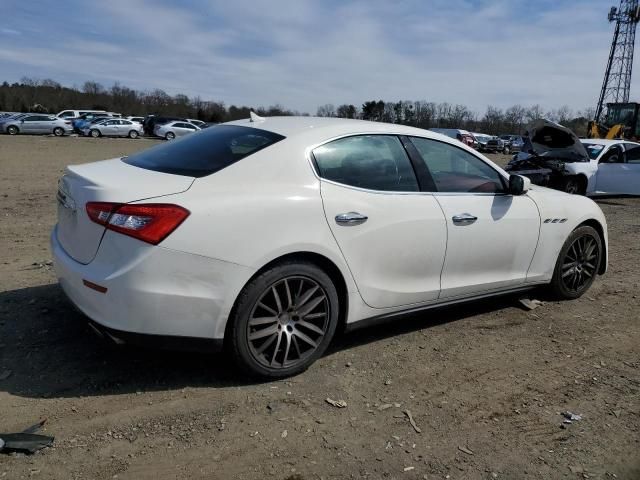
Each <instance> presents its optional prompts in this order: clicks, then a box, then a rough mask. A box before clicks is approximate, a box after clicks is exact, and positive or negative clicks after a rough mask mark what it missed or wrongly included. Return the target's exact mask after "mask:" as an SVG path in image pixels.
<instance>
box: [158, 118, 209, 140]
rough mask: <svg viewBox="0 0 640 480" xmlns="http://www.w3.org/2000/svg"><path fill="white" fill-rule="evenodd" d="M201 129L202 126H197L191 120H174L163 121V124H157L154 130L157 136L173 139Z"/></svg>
mask: <svg viewBox="0 0 640 480" xmlns="http://www.w3.org/2000/svg"><path fill="white" fill-rule="evenodd" d="M199 130H200V127H196V126H195V125H193V124H191V123H189V122H182V121H172V122H167V123H163V124H162V125H156V127H155V128H154V130H153V134H154V135H155V136H156V137H162V138H164V139H166V140H173V139H174V138H176V137H182V136H184V135H188V134H190V133H194V132H197V131H199Z"/></svg>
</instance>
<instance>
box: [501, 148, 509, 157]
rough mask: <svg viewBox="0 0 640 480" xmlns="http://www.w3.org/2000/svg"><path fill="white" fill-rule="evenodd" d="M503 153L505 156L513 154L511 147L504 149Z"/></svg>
mask: <svg viewBox="0 0 640 480" xmlns="http://www.w3.org/2000/svg"><path fill="white" fill-rule="evenodd" d="M502 153H504V154H505V155H509V154H510V153H511V149H510V148H509V147H504V150H503V151H502Z"/></svg>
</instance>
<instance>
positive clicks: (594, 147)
mask: <svg viewBox="0 0 640 480" xmlns="http://www.w3.org/2000/svg"><path fill="white" fill-rule="evenodd" d="M583 145H584V148H586V149H587V153H588V154H589V158H590V159H591V160H595V159H596V158H598V155H600V154H601V153H602V151H603V150H604V145H598V144H596V143H583Z"/></svg>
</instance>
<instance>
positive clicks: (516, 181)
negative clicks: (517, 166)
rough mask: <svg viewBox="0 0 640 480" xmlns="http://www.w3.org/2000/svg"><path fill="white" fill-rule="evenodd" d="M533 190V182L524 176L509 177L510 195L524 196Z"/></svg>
mask: <svg viewBox="0 0 640 480" xmlns="http://www.w3.org/2000/svg"><path fill="white" fill-rule="evenodd" d="M530 188H531V180H530V179H528V178H527V177H523V176H522V175H510V176H509V193H510V194H511V195H522V194H524V193H527V192H528V191H529V189H530Z"/></svg>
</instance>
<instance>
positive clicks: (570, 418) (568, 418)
mask: <svg viewBox="0 0 640 480" xmlns="http://www.w3.org/2000/svg"><path fill="white" fill-rule="evenodd" d="M562 416H563V417H564V418H565V420H564V423H571V422H577V421H580V420H582V415H578V414H576V413H571V412H569V411H567V412H562Z"/></svg>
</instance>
